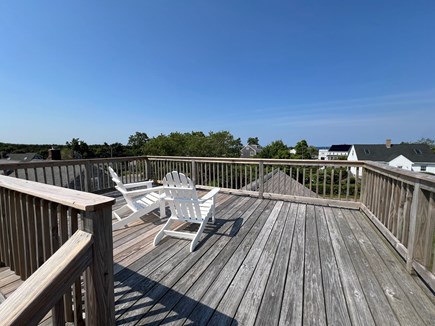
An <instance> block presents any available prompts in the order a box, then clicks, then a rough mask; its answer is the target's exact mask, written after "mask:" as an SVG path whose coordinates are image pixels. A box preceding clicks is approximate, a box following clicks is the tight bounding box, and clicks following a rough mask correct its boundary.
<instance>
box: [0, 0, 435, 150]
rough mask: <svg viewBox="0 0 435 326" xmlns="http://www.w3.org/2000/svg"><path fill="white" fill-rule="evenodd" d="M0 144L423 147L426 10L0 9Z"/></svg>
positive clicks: (428, 66)
mask: <svg viewBox="0 0 435 326" xmlns="http://www.w3.org/2000/svg"><path fill="white" fill-rule="evenodd" d="M0 42H1V43H0V113H1V114H0V142H9V143H27V144H64V143H65V142H66V141H70V140H71V139H72V138H73V137H74V138H80V139H81V140H84V141H85V142H87V143H88V144H102V143H104V142H107V143H114V142H120V143H123V144H126V143H127V141H128V137H129V136H130V135H132V134H134V133H135V132H136V131H140V132H146V133H147V134H148V136H150V137H154V136H157V135H159V134H162V133H163V134H169V133H170V132H172V131H179V132H190V131H203V132H205V133H208V132H209V131H221V130H228V131H230V132H231V133H232V134H233V135H234V136H235V137H240V138H241V140H242V142H243V143H245V142H246V140H247V138H248V137H258V138H259V139H260V144H262V145H267V144H268V143H270V142H271V141H273V140H280V139H281V140H283V141H284V142H285V143H286V144H288V145H290V146H292V145H294V144H295V143H296V142H297V141H299V140H301V139H306V140H307V141H308V143H309V144H310V145H315V146H328V145H331V144H340V143H350V144H352V143H383V142H385V139H386V138H391V139H392V140H393V143H398V142H401V141H413V140H417V139H419V138H422V137H426V138H435V1H434V0H428V1H420V0H415V1H409V0H406V1H402V0H365V1H353V0H350V1H343V0H341V1H338V0H337V1H336V0H328V1H323V0H322V1H321V0H318V1H310V0H297V1H294V0H287V1H270V0H268V1H255V0H245V1H239V0H232V1H229V0H228V1H226V0H216V1H212V0H198V1H190V0H183V1H181V0H173V1H169V0H153V1H151V0H135V1H133V0H126V1H119V0H116V1H108V0H104V1H89V0H86V1H44V0H38V1H15V0H4V1H1V2H0Z"/></svg>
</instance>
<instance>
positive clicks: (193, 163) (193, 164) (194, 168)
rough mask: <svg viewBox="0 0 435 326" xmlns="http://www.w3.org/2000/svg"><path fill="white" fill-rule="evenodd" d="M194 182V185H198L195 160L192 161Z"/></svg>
mask: <svg viewBox="0 0 435 326" xmlns="http://www.w3.org/2000/svg"><path fill="white" fill-rule="evenodd" d="M191 177H192V181H193V183H194V184H196V162H195V160H192V175H191Z"/></svg>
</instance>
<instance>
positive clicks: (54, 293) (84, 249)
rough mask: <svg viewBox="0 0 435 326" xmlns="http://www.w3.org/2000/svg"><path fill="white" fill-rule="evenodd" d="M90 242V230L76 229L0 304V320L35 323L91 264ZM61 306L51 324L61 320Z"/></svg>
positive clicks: (91, 241) (10, 323) (15, 322)
mask: <svg viewBox="0 0 435 326" xmlns="http://www.w3.org/2000/svg"><path fill="white" fill-rule="evenodd" d="M92 243H93V239H92V234H90V233H87V232H83V231H80V230H78V231H76V232H75V233H74V235H73V236H72V237H71V238H70V239H69V240H68V241H67V242H66V243H65V244H64V245H63V246H62V247H61V248H60V249H59V250H58V251H56V252H55V253H54V254H53V256H51V257H50V259H49V260H47V261H46V262H45V263H44V264H43V265H42V266H41V267H40V268H39V269H38V270H37V271H36V272H35V273H33V274H32V275H31V276H30V277H29V278H28V279H27V280H26V281H25V282H24V283H23V284H22V285H21V286H20V287H19V288H18V289H17V290H16V291H15V292H13V293H12V294H11V296H10V297H9V298H7V299H6V301H4V302H3V303H2V304H1V305H0V320H1V324H2V325H36V324H37V323H38V322H39V321H40V320H41V319H42V318H43V317H44V316H45V315H46V314H47V313H48V312H49V311H50V309H52V308H53V307H54V306H55V305H56V304H58V302H59V300H60V299H62V297H63V295H64V294H65V293H66V292H67V290H68V289H69V288H70V287H71V285H72V284H73V283H74V282H75V281H76V280H77V279H78V278H79V277H80V275H81V274H82V273H83V271H84V270H85V269H86V268H87V267H88V266H89V265H90V264H91V262H92ZM62 303H63V301H62ZM61 308H62V310H61V314H60V313H59V314H57V316H53V319H54V321H53V324H54V325H56V324H62V322H60V320H62V319H63V304H62V305H61ZM59 319H60V320H59ZM63 323H65V321H64V320H63Z"/></svg>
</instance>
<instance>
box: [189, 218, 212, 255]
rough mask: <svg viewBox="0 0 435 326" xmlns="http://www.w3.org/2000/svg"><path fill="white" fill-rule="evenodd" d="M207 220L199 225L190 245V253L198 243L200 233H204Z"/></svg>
mask: <svg viewBox="0 0 435 326" xmlns="http://www.w3.org/2000/svg"><path fill="white" fill-rule="evenodd" d="M207 220H208V219H205V220H204V221H203V222H202V223H201V225H200V226H199V229H198V232H196V235H195V237H194V238H193V240H192V243H191V244H190V252H193V251H194V250H195V247H196V245H197V244H198V242H199V238H200V237H201V234H202V232H203V231H204V228H205V225H206V224H207Z"/></svg>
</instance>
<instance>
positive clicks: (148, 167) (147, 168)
mask: <svg viewBox="0 0 435 326" xmlns="http://www.w3.org/2000/svg"><path fill="white" fill-rule="evenodd" d="M150 171H151V163H150V160H149V159H148V157H147V158H146V159H145V175H144V177H145V178H144V180H150V179H151V177H150V175H151V172H150Z"/></svg>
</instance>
